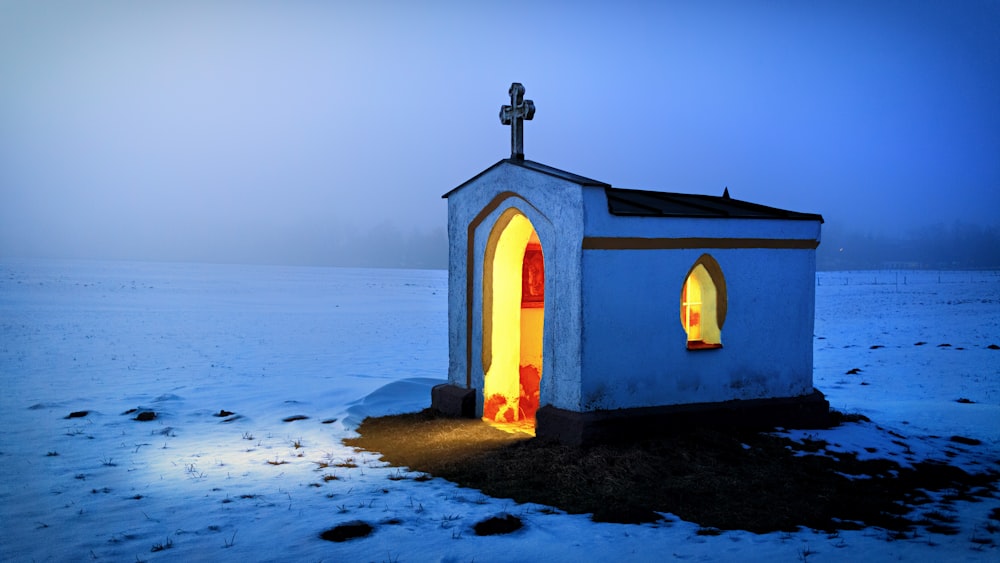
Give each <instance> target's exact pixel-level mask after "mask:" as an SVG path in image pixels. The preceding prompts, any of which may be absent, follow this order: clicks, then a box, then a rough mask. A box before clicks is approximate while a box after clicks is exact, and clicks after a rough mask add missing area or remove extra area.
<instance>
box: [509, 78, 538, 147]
mask: <svg viewBox="0 0 1000 563" xmlns="http://www.w3.org/2000/svg"><path fill="white" fill-rule="evenodd" d="M509 93H510V105H509V106H502V107H501V108H500V123H503V124H504V125H510V157H511V158H513V159H515V160H524V120H525V119H529V120H530V119H531V118H533V117H535V102H533V101H531V100H525V99H524V86H522V85H521V83H520V82H515V83H513V84H511V85H510V91H509Z"/></svg>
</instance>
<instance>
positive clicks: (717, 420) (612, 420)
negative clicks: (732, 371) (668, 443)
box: [431, 383, 830, 446]
mask: <svg viewBox="0 0 1000 563" xmlns="http://www.w3.org/2000/svg"><path fill="white" fill-rule="evenodd" d="M475 401H476V390H475V389H464V388H462V387H456V386H454V385H451V384H447V383H443V384H441V385H436V386H434V388H433V389H431V407H433V408H435V409H437V411H438V412H440V413H441V414H443V415H445V416H454V417H462V418H475V416H476V404H475ZM692 426H703V427H712V428H725V427H734V428H741V429H754V430H770V429H772V428H775V427H783V428H829V426H830V403H829V402H827V400H826V398H825V397H824V396H823V393H820V392H819V391H817V390H815V389H814V390H813V392H812V393H811V394H809V395H803V396H801V397H788V398H780V399H753V400H748V401H725V402H721V403H694V404H688V405H671V406H664V407H643V408H633V409H619V410H613V411H591V412H573V411H568V410H564V409H559V408H556V407H553V406H551V405H546V406H544V407H542V408H540V409H538V412H537V413H536V415H535V435H536V436H537V437H539V438H544V439H550V440H556V441H559V442H562V443H564V444H568V445H574V446H579V445H591V444H600V443H614V442H629V441H635V440H641V439H643V438H650V437H655V436H656V435H657V434H662V433H664V432H669V431H672V430H678V429H684V428H690V427H692Z"/></svg>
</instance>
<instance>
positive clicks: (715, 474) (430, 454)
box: [344, 410, 1000, 533]
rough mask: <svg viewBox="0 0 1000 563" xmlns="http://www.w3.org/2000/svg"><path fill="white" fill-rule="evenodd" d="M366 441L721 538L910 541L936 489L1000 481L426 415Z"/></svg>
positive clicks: (728, 435) (485, 484)
mask: <svg viewBox="0 0 1000 563" xmlns="http://www.w3.org/2000/svg"><path fill="white" fill-rule="evenodd" d="M358 432H359V433H360V434H361V436H360V437H358V438H352V439H347V440H344V443H346V444H347V445H350V446H355V447H359V448H362V449H365V450H369V451H373V452H379V453H381V454H382V459H384V460H385V461H388V462H389V463H391V464H392V465H396V466H405V467H409V468H410V469H411V470H413V471H422V472H425V473H429V474H431V475H434V476H437V477H442V478H445V479H448V480H449V481H453V482H455V483H458V484H459V485H462V486H466V487H471V488H475V489H479V490H481V491H483V492H484V493H486V494H488V495H490V496H493V497H497V498H511V499H514V500H515V501H517V502H534V503H539V504H545V505H549V506H555V507H558V508H560V509H562V510H565V511H567V512H571V513H590V514H592V515H593V516H592V518H593V519H594V520H595V521H607V522H622V523H638V522H653V521H657V520H660V519H662V516H661V513H668V512H669V513H672V514H675V515H677V516H679V517H680V518H682V519H684V520H687V521H689V522H695V523H697V524H699V525H701V526H703V527H705V528H718V529H722V530H730V529H743V530H749V531H752V532H758V533H764V532H771V531H777V530H784V531H794V530H796V529H797V527H799V526H807V527H809V528H814V529H821V530H827V531H833V530H837V529H859V528H862V527H866V526H878V527H882V528H886V529H889V530H893V531H900V532H905V531H909V530H912V529H913V528H914V527H916V526H919V525H921V523H920V522H918V521H913V520H910V519H908V518H907V517H906V515H907V514H908V513H909V512H911V510H912V507H913V506H916V505H923V504H929V503H931V498H930V496H929V495H928V491H941V490H945V489H948V490H955V491H957V492H960V493H962V494H965V495H970V496H988V495H991V494H993V493H994V492H995V491H996V490H997V488H996V486H997V482H998V479H1000V475H998V474H997V473H995V472H992V473H986V474H977V475H971V474H969V473H966V472H965V471H963V470H962V469H960V468H957V467H953V466H949V465H945V464H943V463H934V462H929V461H928V462H923V463H920V464H917V465H915V466H914V468H913V469H904V468H902V467H900V466H899V464H897V463H895V462H893V461H891V460H885V459H876V460H867V461H861V460H858V459H857V457H856V456H855V455H854V454H830V455H832V456H835V457H833V458H831V457H824V456H817V455H805V456H799V457H796V456H795V452H796V451H805V450H807V449H813V450H816V449H818V447H819V446H820V444H818V443H810V444H798V443H795V442H792V441H790V440H788V439H785V438H781V437H777V436H772V435H768V434H762V433H757V432H749V431H741V430H738V429H729V430H719V429H714V430H713V429H703V428H699V429H691V430H687V431H682V432H674V433H671V434H669V435H665V436H663V437H660V438H657V439H655V440H643V441H641V442H638V443H634V444H625V445H600V446H593V447H587V448H578V447H571V446H564V445H561V444H556V443H551V442H545V441H543V440H540V439H536V438H530V437H528V436H526V435H523V434H509V433H506V432H502V431H500V430H497V429H495V428H493V427H491V426H489V425H487V424H485V423H483V422H481V421H478V420H469V419H451V418H439V417H437V416H436V415H435V414H434V412H433V411H430V410H427V411H424V412H421V413H414V414H405V415H397V416H387V417H379V418H369V419H366V420H365V421H364V422H363V423H362V424H361V426H360V427H359V428H358ZM848 476H854V477H848ZM925 529H927V526H925ZM928 531H933V530H928Z"/></svg>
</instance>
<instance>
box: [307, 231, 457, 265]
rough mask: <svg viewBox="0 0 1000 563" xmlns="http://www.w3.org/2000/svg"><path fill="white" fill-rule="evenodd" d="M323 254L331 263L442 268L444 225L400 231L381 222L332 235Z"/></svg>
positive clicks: (445, 260) (444, 259)
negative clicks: (371, 226)
mask: <svg viewBox="0 0 1000 563" xmlns="http://www.w3.org/2000/svg"><path fill="white" fill-rule="evenodd" d="M324 255H325V256H326V261H327V262H328V265H331V266H343V267H355V268H410V269H437V270H446V269H448V232H447V230H446V229H445V228H444V227H436V228H431V229H429V230H424V231H420V230H412V229H411V230H408V231H403V230H400V229H399V228H397V227H396V226H394V225H391V224H388V223H383V224H381V225H379V226H377V227H375V228H371V229H369V230H367V231H360V232H359V231H352V232H351V233H350V234H346V233H342V234H341V235H340V236H334V237H333V240H331V241H330V242H329V243H328V245H327V246H326V248H325V249H324Z"/></svg>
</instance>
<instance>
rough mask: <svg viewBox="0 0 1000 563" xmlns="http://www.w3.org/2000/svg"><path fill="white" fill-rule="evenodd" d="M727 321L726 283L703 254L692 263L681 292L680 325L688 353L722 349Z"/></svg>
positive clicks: (716, 265) (713, 262)
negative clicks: (724, 324) (685, 338)
mask: <svg viewBox="0 0 1000 563" xmlns="http://www.w3.org/2000/svg"><path fill="white" fill-rule="evenodd" d="M725 317H726V283H725V279H724V278H723V277H722V269H721V268H719V264H718V262H716V261H715V259H714V258H712V257H711V256H709V255H708V254H704V255H702V256H701V258H698V260H697V261H696V262H695V264H694V266H692V267H691V270H690V271H689V272H688V275H687V277H686V278H685V279H684V285H683V287H682V288H681V325H682V326H683V327H684V332H686V333H687V347H688V349H689V350H704V349H711V348H722V323H723V322H725Z"/></svg>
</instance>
